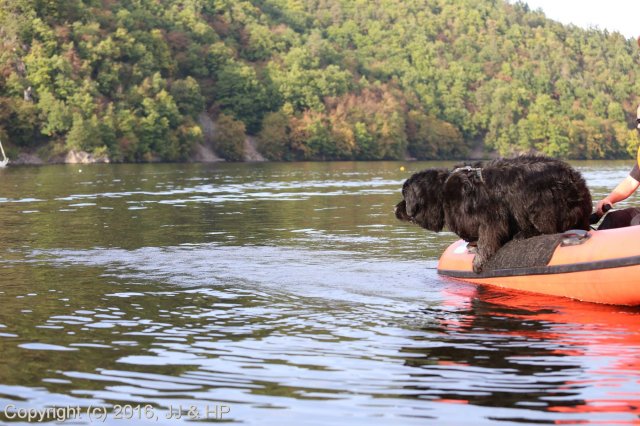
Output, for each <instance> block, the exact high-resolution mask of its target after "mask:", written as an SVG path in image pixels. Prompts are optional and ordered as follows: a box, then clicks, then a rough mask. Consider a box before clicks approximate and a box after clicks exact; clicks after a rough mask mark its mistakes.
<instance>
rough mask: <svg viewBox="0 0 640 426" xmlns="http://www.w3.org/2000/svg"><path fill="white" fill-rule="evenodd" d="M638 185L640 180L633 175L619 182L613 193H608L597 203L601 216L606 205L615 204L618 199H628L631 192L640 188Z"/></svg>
mask: <svg viewBox="0 0 640 426" xmlns="http://www.w3.org/2000/svg"><path fill="white" fill-rule="evenodd" d="M638 186H640V182H638V181H637V180H636V179H635V178H634V177H632V176H631V175H629V176H627V177H626V178H624V180H623V181H622V182H620V183H619V184H618V186H616V188H615V189H614V190H613V191H611V194H609V195H607V196H606V197H605V198H604V199H603V200H600V201H599V202H598V204H597V205H596V213H597V214H598V215H599V216H602V215H603V214H604V212H603V211H602V209H603V208H604V206H605V205H607V204H610V205H613V204H615V203H617V202H618V201H622V200H625V199H627V198H628V197H629V196H630V195H631V194H633V192H634V191H635V190H636V189H638Z"/></svg>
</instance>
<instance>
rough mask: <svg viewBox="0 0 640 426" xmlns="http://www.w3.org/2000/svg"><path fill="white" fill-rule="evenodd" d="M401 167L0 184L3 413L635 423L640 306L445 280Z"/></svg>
mask: <svg viewBox="0 0 640 426" xmlns="http://www.w3.org/2000/svg"><path fill="white" fill-rule="evenodd" d="M405 166H407V165H405ZM424 166H426V165H425V164H424V163H422V164H420V163H412V164H409V167H410V168H411V169H412V170H413V171H415V170H418V169H419V168H421V167H424ZM578 166H579V167H581V170H582V171H583V172H584V173H585V176H586V177H587V180H588V183H589V184H590V186H591V188H592V191H593V192H594V194H596V197H598V196H601V195H603V194H605V193H607V192H608V191H609V190H610V189H611V188H612V187H613V186H615V184H616V183H617V181H618V180H619V179H621V178H622V177H624V175H625V174H626V173H627V172H628V170H627V168H628V164H625V163H582V164H578ZM399 167H400V164H399V163H321V164H314V163H304V164H261V165H214V166H196V165H184V166H183V165H180V166H178V165H145V166H131V165H129V166H127V165H118V166H96V167H90V168H83V169H81V168H77V167H61V166H58V167H43V168H19V169H11V168H9V169H7V170H4V171H2V176H1V177H2V180H3V184H4V187H5V189H6V190H5V191H4V192H3V194H2V196H3V198H2V200H0V201H1V203H0V212H1V213H2V218H3V224H4V226H3V227H1V229H0V238H2V240H3V242H4V244H3V247H2V248H1V249H0V271H1V272H2V279H1V281H0V303H1V305H0V306H2V307H1V308H0V353H1V354H2V356H1V357H0V419H2V421H10V422H11V423H12V424H20V423H24V422H25V420H24V419H23V418H22V419H21V418H18V414H19V413H26V411H25V410H28V409H32V410H33V409H40V410H43V409H45V408H46V407H80V410H81V411H80V414H81V416H77V417H74V415H75V414H74V413H70V414H69V413H68V415H67V418H68V422H69V423H71V422H72V421H73V424H91V423H92V419H90V418H89V416H88V411H87V410H88V409H89V408H99V409H102V408H104V409H106V410H107V415H106V417H104V418H103V419H99V420H100V422H102V420H104V423H105V424H122V423H123V421H125V420H131V421H134V422H135V423H136V424H138V423H150V424H170V425H172V424H181V423H186V422H190V421H192V420H208V421H220V420H225V421H232V422H238V423H243V424H256V425H264V424H267V425H268V424H274V425H275V424H278V425H282V424H318V425H326V424H350V425H360V424H363V425H364V424H367V425H371V424H425V422H427V423H432V422H435V423H437V424H468V423H492V422H495V423H500V424H510V423H565V424H576V423H600V424H612V423H615V424H637V423H638V422H640V409H639V408H638V407H639V406H640V361H639V360H640V337H639V336H638V333H637V330H638V329H640V309H637V308H620V307H610V306H600V305H594V304H588V303H580V302H574V301H570V300H564V299H559V298H550V297H544V296H534V295H523V294H518V293H505V292H504V291H500V290H493V289H488V288H477V287H475V286H471V285H467V284H463V283H458V282H455V281H451V280H447V279H443V278H440V277H438V276H437V274H436V272H435V266H436V263H437V258H438V255H439V254H440V253H441V252H442V250H443V249H444V248H445V247H446V246H447V245H448V244H450V243H451V242H452V241H454V240H455V236H453V235H451V234H447V233H443V234H439V235H437V234H431V233H427V232H425V231H423V230H420V229H418V228H414V227H411V226H407V225H405V224H401V223H399V222H396V221H395V219H394V218H393V214H392V209H393V205H394V204H395V203H396V202H397V199H398V197H399V188H400V185H401V183H402V180H403V179H404V178H405V177H407V176H408V174H409V173H410V172H401V171H400V170H399ZM80 170H82V171H80ZM603 176H606V179H605V178H603ZM630 202H633V200H631V201H630ZM118 406H129V408H130V410H134V411H129V412H125V411H122V407H120V408H118ZM7 407H10V409H7ZM135 407H138V408H137V411H136V408H135ZM20 410H22V411H20ZM196 416H199V418H198V419H196ZM48 420H56V419H55V418H52V417H51V416H50V417H49V418H48ZM57 420H60V419H59V418H58V419H57ZM93 420H96V419H93Z"/></svg>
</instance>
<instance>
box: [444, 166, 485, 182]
mask: <svg viewBox="0 0 640 426" xmlns="http://www.w3.org/2000/svg"><path fill="white" fill-rule="evenodd" d="M457 172H476V175H477V176H478V179H480V182H482V183H484V178H483V177H482V167H471V166H464V167H458V168H457V169H454V170H453V171H452V172H451V175H452V174H454V173H457ZM451 175H449V176H451Z"/></svg>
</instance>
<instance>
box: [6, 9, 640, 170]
mask: <svg viewBox="0 0 640 426" xmlns="http://www.w3.org/2000/svg"><path fill="white" fill-rule="evenodd" d="M639 69H640V56H639V55H638V46H637V44H636V43H635V40H630V39H625V38H624V37H623V36H621V35H620V34H618V33H615V32H614V33H610V32H608V31H600V30H596V29H587V30H585V29H581V28H578V27H576V26H564V25H562V24H560V23H558V22H555V21H552V20H548V19H546V17H545V16H544V14H543V13H542V12H541V11H537V10H531V9H530V8H529V7H528V6H527V5H526V4H525V3H523V2H515V3H513V2H508V1H506V0H381V1H353V0H321V1H319V0H238V1H235V0H234V1H232V0H162V1H157V0H122V1H93V0H91V1H89V0H0V119H1V120H2V121H0V137H1V138H3V139H4V140H3V142H4V143H6V144H7V145H8V146H9V147H10V148H11V149H15V150H20V149H30V150H33V149H36V148H40V147H43V146H45V147H46V145H48V144H50V145H55V146H56V147H67V149H71V148H74V149H85V150H89V151H92V152H98V151H101V152H107V153H108V154H109V156H110V157H111V158H112V159H113V160H115V161H157V160H164V161H180V160H184V159H187V158H188V156H189V152H190V147H192V146H193V144H194V143H197V142H198V141H200V140H201V139H202V137H203V136H202V130H201V129H199V128H198V125H197V124H196V123H197V117H198V116H199V115H200V114H202V113H203V112H205V111H206V112H207V113H208V114H209V115H210V116H211V117H214V118H215V119H216V120H218V121H220V120H221V122H222V124H224V126H222V125H221V126H220V129H222V128H226V127H228V130H221V131H223V132H225V131H229V132H230V134H233V135H235V138H232V137H230V138H229V139H228V140H234V141H236V142H237V141H239V140H240V139H241V137H240V135H242V139H243V140H244V136H245V133H247V134H249V135H259V138H258V140H259V149H260V150H261V151H262V152H263V154H264V155H265V156H266V157H267V158H270V159H276V160H328V159H376V160H379V159H400V158H405V157H407V156H410V157H414V158H419V159H444V158H458V157H464V156H466V155H468V153H469V152H470V151H471V149H472V148H473V150H474V152H475V151H476V150H477V149H479V148H483V149H484V151H485V153H489V152H492V153H498V154H501V155H511V154H515V153H519V152H529V151H535V152H542V153H546V154H548V155H552V156H557V157H565V158H585V159H588V158H624V157H627V156H628V155H629V153H630V152H633V150H634V149H635V147H636V146H637V145H638V140H637V137H636V136H635V134H634V133H633V132H631V131H630V129H632V128H633V127H634V119H635V115H634V113H635V105H636V104H637V102H638V93H640V79H638V70H639ZM242 126H244V127H242ZM220 129H219V130H220ZM238 146H239V144H236V143H235V142H234V143H231V144H230V145H229V146H228V147H226V148H224V150H223V151H224V152H226V153H227V154H225V155H227V156H228V158H229V159H231V160H237V159H239V158H241V154H239V152H240V151H241V150H240V149H239V148H238ZM234 147H235V148H234ZM44 151H46V150H44ZM49 151H51V152H52V151H56V150H53V149H50V150H49Z"/></svg>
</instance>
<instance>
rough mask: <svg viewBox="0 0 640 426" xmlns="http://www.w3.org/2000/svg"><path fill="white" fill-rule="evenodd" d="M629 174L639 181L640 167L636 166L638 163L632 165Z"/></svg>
mask: <svg viewBox="0 0 640 426" xmlns="http://www.w3.org/2000/svg"><path fill="white" fill-rule="evenodd" d="M629 176H631V177H632V178H634V179H635V180H637V181H638V182H640V167H638V163H636V165H635V166H633V169H631V172H630V173H629Z"/></svg>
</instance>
